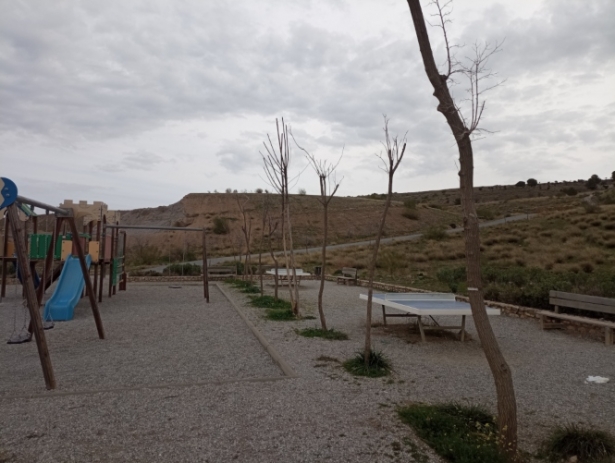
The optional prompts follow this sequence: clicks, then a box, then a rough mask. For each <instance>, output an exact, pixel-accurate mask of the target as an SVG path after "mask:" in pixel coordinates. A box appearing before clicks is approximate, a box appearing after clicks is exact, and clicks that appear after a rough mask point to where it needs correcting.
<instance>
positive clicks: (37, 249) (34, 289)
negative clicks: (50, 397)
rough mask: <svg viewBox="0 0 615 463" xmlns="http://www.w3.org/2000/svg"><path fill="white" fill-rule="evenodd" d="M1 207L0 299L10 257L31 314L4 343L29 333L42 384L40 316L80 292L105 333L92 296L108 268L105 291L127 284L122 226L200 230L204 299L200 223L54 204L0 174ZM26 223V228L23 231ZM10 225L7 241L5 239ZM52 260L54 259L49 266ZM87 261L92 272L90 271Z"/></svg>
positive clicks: (66, 311) (60, 316)
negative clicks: (128, 220) (153, 220)
mask: <svg viewBox="0 0 615 463" xmlns="http://www.w3.org/2000/svg"><path fill="white" fill-rule="evenodd" d="M35 208H40V209H43V210H44V211H45V214H46V215H45V217H46V218H47V219H48V220H47V223H46V225H47V226H48V225H49V223H48V222H49V219H50V218H51V219H53V221H54V226H53V231H52V233H51V234H50V233H39V230H38V225H39V223H38V218H39V216H38V215H37V214H36V213H35V212H34V211H35ZM5 210H6V216H5V218H6V220H5V229H4V240H3V248H2V251H3V252H2V256H1V258H0V259H1V268H2V276H1V281H0V301H1V300H2V297H5V296H6V285H7V276H8V272H7V265H8V263H13V265H14V266H15V270H16V276H17V277H18V278H19V280H20V282H21V284H22V286H23V292H24V296H25V302H26V304H25V305H27V309H28V312H29V315H30V324H29V326H28V333H27V334H26V335H24V336H23V338H19V339H17V340H15V341H14V342H11V341H9V343H21V342H26V341H29V340H30V339H31V337H32V335H34V338H35V340H36V344H37V349H38V353H39V358H40V362H41V366H42V369H43V375H44V377H45V384H46V387H47V389H54V388H55V387H56V381H55V377H54V374H53V368H52V364H51V360H50V355H49V350H48V346H47V342H46V339H45V333H44V329H47V328H48V327H49V326H45V324H44V320H47V321H49V320H52V321H53V320H56V321H60V320H70V319H72V317H73V313H74V308H75V306H76V305H77V303H78V302H79V300H80V299H81V297H82V296H83V294H84V293H85V295H87V297H88V299H89V302H90V306H91V308H92V313H93V315H94V320H95V323H96V327H97V330H98V335H99V338H100V339H104V337H105V335H104V330H103V325H102V320H101V317H100V312H99V309H98V304H97V299H98V302H99V303H100V302H102V301H103V291H104V289H103V284H104V279H105V274H106V273H107V272H108V275H109V278H108V296H109V297H112V296H113V295H115V294H116V291H117V290H118V288H119V290H120V291H125V290H126V287H127V274H126V271H125V259H124V257H125V253H126V242H127V233H126V231H125V230H126V229H151V230H171V231H182V232H200V233H202V235H203V293H204V298H205V299H206V302H207V303H209V286H208V274H207V252H206V249H207V248H206V231H205V229H202V228H185V227H148V226H130V225H120V223H119V218H120V217H119V212H115V211H109V210H107V205H106V204H104V203H102V202H94V203H92V204H89V203H87V202H86V201H80V202H78V203H74V202H73V201H71V200H65V201H64V202H63V203H62V204H61V205H60V207H55V206H51V205H49V204H45V203H42V202H40V201H36V200H33V199H29V198H25V197H23V196H19V195H18V194H17V186H16V185H15V184H14V183H13V182H12V181H11V180H9V179H6V178H0V213H2V214H3V215H4V211H5ZM50 213H51V215H50ZM30 224H31V233H29V232H28V228H29V227H28V225H30ZM79 227H81V228H82V232H81V233H80V232H79V231H78V228H79ZM67 228H68V230H67ZM9 231H10V235H11V237H12V241H9ZM56 261H57V262H59V265H56V266H54V262H56ZM37 263H42V274H41V275H40V276H39V275H38V273H37V271H36V265H37ZM92 267H93V273H94V275H93V278H91V273H90V270H92ZM56 280H57V284H56V288H55V290H54V293H53V295H52V296H51V298H50V299H49V300H48V301H47V303H46V304H45V310H44V317H43V319H41V313H40V309H41V305H42V301H43V298H44V293H45V290H46V289H47V288H49V287H50V286H51V284H52V283H53V282H54V281H56ZM97 295H98V298H97V297H96V296H97ZM24 316H25V315H24ZM24 323H25V322H24ZM24 328H25V324H24Z"/></svg>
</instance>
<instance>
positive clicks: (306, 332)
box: [296, 328, 348, 341]
mask: <svg viewBox="0 0 615 463" xmlns="http://www.w3.org/2000/svg"><path fill="white" fill-rule="evenodd" d="M296 333H297V334H298V335H299V336H304V337H306V338H323V339H329V340H331V341H346V340H348V335H347V334H346V333H343V332H341V331H336V330H334V329H333V328H331V329H329V330H323V329H322V328H303V329H302V330H296Z"/></svg>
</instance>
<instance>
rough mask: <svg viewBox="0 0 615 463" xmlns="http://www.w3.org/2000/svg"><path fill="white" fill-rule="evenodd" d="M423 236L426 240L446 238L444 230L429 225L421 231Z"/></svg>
mask: <svg viewBox="0 0 615 463" xmlns="http://www.w3.org/2000/svg"><path fill="white" fill-rule="evenodd" d="M423 238H424V239H426V240H433V241H442V240H443V239H445V238H446V232H445V231H444V229H442V228H441V227H436V226H431V227H429V228H428V229H427V230H425V231H424V232H423Z"/></svg>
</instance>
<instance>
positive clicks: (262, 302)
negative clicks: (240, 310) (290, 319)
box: [250, 296, 292, 310]
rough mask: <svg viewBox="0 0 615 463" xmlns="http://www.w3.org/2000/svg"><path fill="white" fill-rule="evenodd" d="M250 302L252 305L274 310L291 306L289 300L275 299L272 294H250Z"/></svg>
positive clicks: (286, 308)
mask: <svg viewBox="0 0 615 463" xmlns="http://www.w3.org/2000/svg"><path fill="white" fill-rule="evenodd" d="M250 304H251V305H252V306H253V307H260V308H263V309H275V310H290V309H291V308H292V306H291V305H290V302H288V301H286V300H284V299H276V298H275V297H273V296H251V297H250Z"/></svg>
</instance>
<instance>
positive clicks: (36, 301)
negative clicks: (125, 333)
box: [0, 178, 105, 389]
mask: <svg viewBox="0 0 615 463" xmlns="http://www.w3.org/2000/svg"><path fill="white" fill-rule="evenodd" d="M17 193H18V191H17V186H16V185H15V183H13V182H12V181H11V180H9V179H7V178H0V195H1V200H0V201H1V202H0V210H2V209H4V208H6V224H5V239H4V246H3V250H4V253H3V254H4V255H3V256H2V270H3V277H2V278H3V285H2V286H3V289H4V288H5V284H6V280H5V279H6V263H7V255H6V254H7V251H8V231H9V229H10V231H11V234H12V237H13V244H14V247H15V254H16V257H15V264H16V266H17V267H18V268H19V269H20V272H21V278H22V285H23V289H24V294H25V299H26V305H27V307H28V311H29V313H30V327H29V331H31V332H32V333H33V334H34V338H35V340H36V347H37V350H38V355H39V359H40V362H41V367H42V370H43V376H44V378H45V386H46V387H47V389H55V387H56V380H55V376H54V373H53V366H52V363H51V358H50V355H49V348H48V346H47V340H46V338H45V331H44V329H43V322H42V320H41V314H40V306H41V302H42V300H43V295H44V291H45V287H46V286H47V280H48V279H47V275H49V276H50V278H49V280H50V281H51V280H52V278H51V277H52V272H51V269H52V265H53V260H54V254H55V250H56V245H55V243H56V241H57V237H58V235H59V234H60V230H61V227H62V225H63V224H64V223H66V224H67V225H68V226H69V228H70V230H71V233H72V236H74V237H79V232H78V230H77V224H76V220H75V214H74V211H73V210H72V209H62V208H58V207H54V206H51V205H49V204H45V203H42V202H39V201H36V200H33V199H29V198H25V197H23V196H19V195H18V194H17ZM35 207H38V208H41V209H43V210H45V212H47V213H49V212H54V213H55V215H56V220H55V227H54V233H53V235H52V238H51V241H50V244H49V246H48V249H47V252H46V257H45V262H44V266H43V278H42V279H41V284H39V285H38V288H35V285H34V277H33V272H32V266H31V264H30V258H29V256H28V250H27V241H26V236H27V235H26V227H25V226H24V222H25V221H22V220H21V219H20V213H19V211H20V210H21V211H22V212H23V213H25V214H26V215H34V209H33V208H35ZM73 243H74V245H75V251H76V253H77V258H78V260H79V264H80V267H81V273H82V276H83V280H84V284H85V288H86V294H87V295H88V298H89V301H90V306H91V308H92V313H93V315H94V321H95V323H96V329H97V331H98V337H99V338H100V339H104V338H105V332H104V328H103V324H102V319H101V317H100V312H99V310H98V305H97V303H96V298H95V297H94V289H93V287H92V282H91V280H90V277H89V270H88V267H87V263H86V258H85V252H84V248H83V246H82V242H81V240H80V239H75V240H74V241H73Z"/></svg>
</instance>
